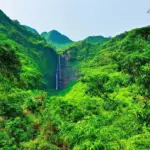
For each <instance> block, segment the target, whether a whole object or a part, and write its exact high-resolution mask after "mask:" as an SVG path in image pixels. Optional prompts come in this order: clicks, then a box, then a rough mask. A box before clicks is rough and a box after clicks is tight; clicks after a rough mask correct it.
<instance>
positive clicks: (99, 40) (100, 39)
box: [84, 36, 111, 45]
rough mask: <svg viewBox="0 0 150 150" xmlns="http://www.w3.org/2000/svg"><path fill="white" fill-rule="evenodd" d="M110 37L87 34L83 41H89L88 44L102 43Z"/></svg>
mask: <svg viewBox="0 0 150 150" xmlns="http://www.w3.org/2000/svg"><path fill="white" fill-rule="evenodd" d="M110 39H111V38H107V37H103V36H89V37H87V38H86V39H85V40H84V41H86V42H88V43H90V44H99V45H101V44H103V43H105V42H107V41H109V40H110Z"/></svg>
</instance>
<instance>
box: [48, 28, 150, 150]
mask: <svg viewBox="0 0 150 150" xmlns="http://www.w3.org/2000/svg"><path fill="white" fill-rule="evenodd" d="M149 35H150V27H149V26H148V27H144V28H141V29H135V30H132V31H130V32H125V33H123V34H121V35H118V36H116V37H115V38H112V39H111V40H110V41H109V42H107V43H106V44H104V45H102V46H101V47H100V48H99V54H97V55H96V56H95V57H94V59H91V60H89V61H88V63H86V64H85V65H84V66H82V69H81V73H82V76H83V77H81V79H80V80H79V81H77V82H76V84H75V85H74V86H71V87H69V88H68V89H65V90H64V91H62V92H61V93H60V96H59V97H52V98H51V101H50V103H49V107H48V108H47V109H46V110H47V111H46V112H49V113H51V116H50V117H48V118H49V119H50V120H51V121H52V124H54V125H55V127H57V131H55V130H52V131H53V132H55V135H57V138H58V139H59V140H57V141H60V143H62V141H63V143H64V147H67V148H66V149H74V150H86V149H93V150H96V149H97V150H99V149H106V150H113V149H126V150H141V149H143V150H148V149H150V146H149V142H150V138H149V137H150V111H149V110H150V78H149V76H150V38H149ZM53 108H55V109H53ZM56 116H57V119H56ZM47 136H48V135H47ZM53 138H54V140H55V137H53ZM58 143H59V142H58ZM58 145H59V144H58Z"/></svg>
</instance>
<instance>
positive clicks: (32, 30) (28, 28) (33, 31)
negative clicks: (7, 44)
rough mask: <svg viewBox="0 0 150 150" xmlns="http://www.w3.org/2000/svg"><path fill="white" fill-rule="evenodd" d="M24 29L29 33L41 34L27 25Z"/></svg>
mask: <svg viewBox="0 0 150 150" xmlns="http://www.w3.org/2000/svg"><path fill="white" fill-rule="evenodd" d="M24 27H25V28H26V29H27V30H28V31H31V32H32V33H35V34H39V33H38V31H37V30H35V29H33V28H31V27H29V26H27V25H24Z"/></svg>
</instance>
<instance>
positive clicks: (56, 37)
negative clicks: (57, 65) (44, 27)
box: [41, 30, 73, 50]
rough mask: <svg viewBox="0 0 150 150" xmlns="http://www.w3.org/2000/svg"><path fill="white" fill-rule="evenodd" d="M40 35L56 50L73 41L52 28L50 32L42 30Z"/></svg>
mask: <svg viewBox="0 0 150 150" xmlns="http://www.w3.org/2000/svg"><path fill="white" fill-rule="evenodd" d="M41 36H42V37H44V38H45V40H46V41H47V42H48V43H49V44H51V45H53V46H54V47H55V48H56V49H57V50H58V49H61V48H64V47H66V46H68V45H70V44H71V43H72V42H73V41H72V40H70V39H69V38H68V37H67V36H65V35H63V34H61V33H60V32H58V31H56V30H52V31H50V32H43V33H42V34H41Z"/></svg>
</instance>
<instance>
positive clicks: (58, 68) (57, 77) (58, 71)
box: [56, 55, 61, 90]
mask: <svg viewBox="0 0 150 150" xmlns="http://www.w3.org/2000/svg"><path fill="white" fill-rule="evenodd" d="M60 80H61V69H60V55H59V56H58V60H57V68H56V90H59V89H60V87H59V84H60V83H59V81H60Z"/></svg>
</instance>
